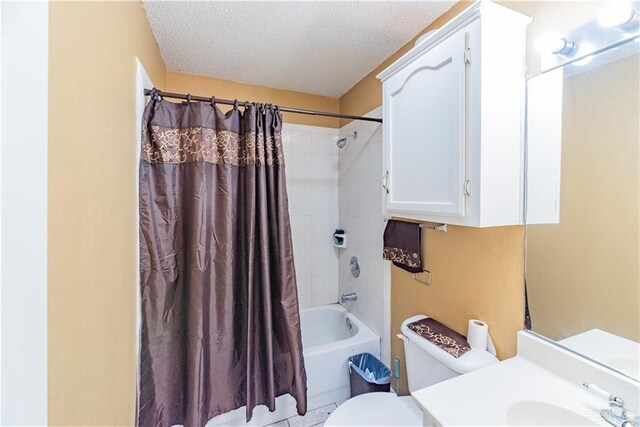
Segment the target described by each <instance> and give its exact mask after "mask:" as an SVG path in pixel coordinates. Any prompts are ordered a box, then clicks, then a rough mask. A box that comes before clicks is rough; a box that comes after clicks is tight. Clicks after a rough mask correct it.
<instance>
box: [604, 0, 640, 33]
mask: <svg viewBox="0 0 640 427" xmlns="http://www.w3.org/2000/svg"><path fill="white" fill-rule="evenodd" d="M598 23H599V24H600V25H602V26H603V27H615V28H619V29H621V30H631V29H633V28H635V27H637V26H638V24H639V23H640V17H639V14H638V11H637V10H636V9H635V8H634V7H633V5H632V4H631V3H630V2H627V1H620V0H618V1H609V2H608V3H607V4H606V5H605V6H604V7H603V8H602V10H601V11H600V14H599V15H598Z"/></svg>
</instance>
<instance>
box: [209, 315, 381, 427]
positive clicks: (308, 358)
mask: <svg viewBox="0 0 640 427" xmlns="http://www.w3.org/2000/svg"><path fill="white" fill-rule="evenodd" d="M347 319H349V321H350V323H351V325H352V328H351V330H349V328H348V326H347ZM300 321H301V325H302V347H303V350H304V366H305V369H306V371H307V410H309V411H310V410H312V409H316V408H319V407H321V406H325V405H328V404H330V403H333V402H337V401H340V400H344V399H347V398H349V394H350V393H349V368H348V364H347V359H348V358H349V357H350V356H353V355H354V354H358V353H364V352H368V353H372V354H374V355H376V356H377V357H380V338H379V337H378V336H377V335H376V334H374V333H373V332H372V331H371V329H369V328H367V327H366V326H365V325H364V324H363V323H362V322H360V321H359V320H358V319H357V318H356V317H355V316H354V315H353V314H351V313H349V312H348V311H347V310H345V309H344V308H343V307H342V306H341V305H339V304H332V305H325V306H322V307H315V308H308V309H306V310H301V311H300ZM296 414H297V412H296V406H295V400H294V399H293V398H292V397H291V396H289V395H286V396H280V397H278V398H277V399H276V410H275V412H269V410H268V409H267V408H266V407H265V406H258V407H257V408H255V409H254V411H253V418H252V419H251V422H250V423H249V424H247V423H246V422H245V409H244V407H243V408H239V409H236V410H234V411H231V412H228V413H226V414H222V415H219V416H217V417H215V418H213V419H212V420H211V421H209V422H208V423H207V426H209V427H212V426H239V425H252V426H265V425H268V424H271V423H274V422H276V421H280V420H283V419H285V418H289V417H292V416H294V415H296Z"/></svg>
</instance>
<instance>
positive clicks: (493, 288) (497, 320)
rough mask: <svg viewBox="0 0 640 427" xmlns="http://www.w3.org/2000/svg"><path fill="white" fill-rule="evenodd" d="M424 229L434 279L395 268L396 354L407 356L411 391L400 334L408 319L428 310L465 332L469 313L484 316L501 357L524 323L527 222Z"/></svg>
mask: <svg viewBox="0 0 640 427" xmlns="http://www.w3.org/2000/svg"><path fill="white" fill-rule="evenodd" d="M423 233H424V234H423V245H422V246H423V248H422V250H423V252H422V253H423V261H424V263H425V265H426V266H427V268H429V270H430V271H431V272H432V274H433V276H432V283H431V285H430V286H429V285H425V284H423V283H420V282H418V281H415V280H413V278H412V275H411V274H410V273H408V272H406V271H404V270H401V269H399V268H397V267H392V269H391V270H392V273H391V332H392V335H391V360H393V359H394V358H395V357H396V356H399V357H400V360H402V361H403V363H402V375H401V379H402V385H401V387H400V391H401V392H402V393H406V392H407V388H406V370H405V364H404V348H403V347H402V341H401V340H399V339H397V338H395V334H397V333H398V332H400V324H401V323H402V321H403V320H404V319H406V318H408V317H411V316H413V315H416V314H427V315H428V316H432V317H434V318H435V319H438V320H439V321H441V322H442V323H444V324H446V325H447V326H449V327H450V328H452V329H454V330H456V331H458V332H460V333H462V334H464V335H466V333H467V322H468V320H469V319H481V320H483V321H485V322H487V323H488V324H489V326H490V331H491V335H492V337H493V340H494V342H495V345H496V350H497V352H498V357H499V358H501V359H503V358H507V357H510V356H513V355H514V354H515V333H516V332H517V331H518V330H520V329H522V323H523V312H524V308H523V306H524V303H523V297H522V293H523V288H522V277H523V274H524V270H523V263H522V259H523V257H524V246H523V235H524V228H523V227H493V228H470V227H453V226H451V227H449V228H448V231H447V232H446V233H442V232H436V231H431V230H425V231H423Z"/></svg>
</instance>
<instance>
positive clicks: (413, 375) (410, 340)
mask: <svg viewBox="0 0 640 427" xmlns="http://www.w3.org/2000/svg"><path fill="white" fill-rule="evenodd" d="M426 318H427V316H425V315H422V314H419V315H417V316H413V317H410V318H408V319H407V320H405V321H404V322H402V326H401V328H400V330H401V332H402V335H399V337H401V338H402V340H403V341H404V356H405V363H406V366H407V380H408V383H409V391H410V392H414V391H416V390H420V389H421V388H425V387H429V386H430V385H433V384H436V383H439V382H441V381H445V380H448V379H449V378H453V377H457V376H458V375H462V374H466V373H467V372H471V371H474V370H476V369H480V368H482V367H485V366H488V365H492V364H494V363H496V362H498V359H497V358H496V357H495V356H494V355H493V354H491V353H489V352H488V351H484V350H477V349H471V350H469V351H467V352H466V353H464V354H463V355H462V356H460V357H458V358H455V357H453V356H452V355H450V354H449V353H447V352H446V351H444V350H443V349H441V348H440V347H438V346H437V345H435V344H433V343H432V342H431V341H429V340H427V339H425V338H423V337H421V336H420V335H418V334H416V333H415V332H413V331H412V330H411V329H409V328H408V327H407V325H408V324H409V323H412V322H415V321H416V320H421V319H426Z"/></svg>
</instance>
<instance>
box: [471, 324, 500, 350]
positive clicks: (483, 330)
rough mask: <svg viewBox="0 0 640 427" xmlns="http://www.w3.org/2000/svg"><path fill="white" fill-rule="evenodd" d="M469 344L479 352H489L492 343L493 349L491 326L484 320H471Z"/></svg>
mask: <svg viewBox="0 0 640 427" xmlns="http://www.w3.org/2000/svg"><path fill="white" fill-rule="evenodd" d="M467 342H468V343H469V346H470V347H471V348H473V349H477V350H487V348H488V347H489V342H491V347H492V348H493V341H491V337H490V336H489V325H487V324H486V323H484V322H483V321H482V320H477V319H471V320H469V327H468V328H467ZM493 351H495V349H493Z"/></svg>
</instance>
